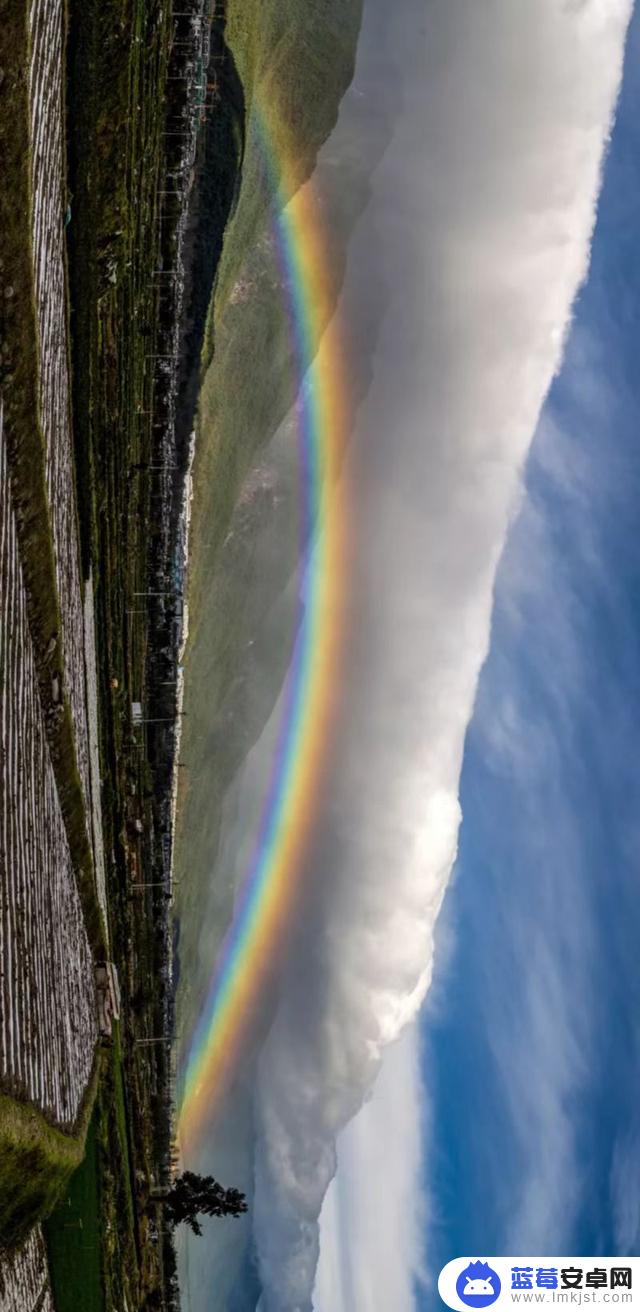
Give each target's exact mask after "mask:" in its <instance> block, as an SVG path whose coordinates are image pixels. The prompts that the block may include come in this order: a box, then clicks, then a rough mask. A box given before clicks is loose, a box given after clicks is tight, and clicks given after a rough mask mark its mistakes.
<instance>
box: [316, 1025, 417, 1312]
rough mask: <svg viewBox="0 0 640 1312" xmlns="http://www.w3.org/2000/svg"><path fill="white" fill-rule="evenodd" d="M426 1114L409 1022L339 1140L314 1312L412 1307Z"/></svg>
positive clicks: (398, 1311) (407, 1310) (397, 1311)
mask: <svg viewBox="0 0 640 1312" xmlns="http://www.w3.org/2000/svg"><path fill="white" fill-rule="evenodd" d="M423 1114H424V1109H423V1106H422V1101H421V1098H420V1071H419V1040H418V1034H417V1030H416V1029H415V1027H414V1026H409V1027H408V1028H407V1029H406V1030H405V1031H404V1034H403V1035H402V1037H401V1038H400V1039H398V1040H397V1041H396V1042H395V1043H394V1044H392V1045H391V1047H390V1048H389V1049H388V1050H387V1052H386V1053H385V1055H384V1059H383V1062H382V1068H381V1071H380V1076H379V1079H378V1080H377V1082H376V1084H375V1087H374V1091H373V1094H372V1096H371V1098H370V1099H369V1100H368V1101H367V1102H365V1104H364V1106H363V1107H362V1109H361V1111H360V1112H358V1114H357V1116H356V1117H355V1118H354V1120H353V1121H352V1122H351V1124H350V1125H349V1126H348V1127H347V1129H346V1130H344V1131H343V1133H342V1134H341V1136H340V1138H339V1140H338V1172H337V1174H336V1176H335V1177H334V1180H333V1181H332V1183H331V1185H330V1186H329V1190H328V1193H327V1196H326V1198H325V1201H324V1205H323V1209H322V1215H321V1218H320V1253H321V1258H320V1266H319V1269H318V1276H317V1282H316V1288H315V1291H314V1306H315V1308H316V1312H353V1310H354V1308H357V1310H358V1312H378V1309H379V1308H393V1312H411V1309H412V1308H413V1281H414V1278H416V1277H419V1275H420V1272H421V1266H422V1260H423V1251H422V1249H423V1243H424V1227H425V1224H426V1215H425V1207H424V1205H423V1202H424V1200H422V1142H423V1134H424V1126H423V1124H422V1119H423ZM416 1200H418V1201H419V1204H420V1205H419V1206H417V1207H416Z"/></svg>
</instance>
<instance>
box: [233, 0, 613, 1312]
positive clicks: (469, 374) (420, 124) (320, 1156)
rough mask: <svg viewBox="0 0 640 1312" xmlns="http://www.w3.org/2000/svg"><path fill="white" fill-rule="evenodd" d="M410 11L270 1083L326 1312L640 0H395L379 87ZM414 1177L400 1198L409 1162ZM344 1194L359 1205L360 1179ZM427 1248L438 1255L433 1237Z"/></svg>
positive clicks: (268, 1286) (271, 1193)
mask: <svg viewBox="0 0 640 1312" xmlns="http://www.w3.org/2000/svg"><path fill="white" fill-rule="evenodd" d="M383 10H384V22H385V25H386V33H387V38H388V40H389V41H390V51H392V53H393V59H394V61H395V62H397V52H398V50H401V52H402V67H403V79H404V80H403V94H404V109H403V113H402V115H401V116H400V118H399V120H398V122H397V124H396V131H395V136H394V138H393V140H392V142H391V144H390V146H389V148H388V150H387V152H386V155H385V157H384V160H383V161H382V163H381V164H380V166H379V167H378V169H377V171H376V173H375V174H374V176H373V179H372V181H371V200H370V203H369V206H368V209H367V211H366V212H365V214H364V215H363V217H362V219H361V221H360V224H359V226H358V228H357V230H356V233H355V236H354V238H353V242H352V247H351V252H350V264H349V271H348V275H347V281H346V286H345V292H344V295H343V301H342V306H341V312H342V314H343V317H344V320H345V323H346V326H347V330H348V327H349V323H350V315H351V316H352V317H353V320H354V321H356V320H357V317H358V316H357V308H358V306H361V305H362V303H363V302H364V300H365V298H366V290H367V276H368V270H369V271H370V270H371V268H372V267H373V266H375V268H376V271H379V270H380V269H383V270H384V277H385V278H386V280H387V285H388V289H389V291H390V296H389V308H388V310H387V313H386V315H385V319H384V322H383V323H382V324H381V326H380V337H379V345H378V351H377V355H376V358H375V362H374V377H373V382H372V385H371V388H370V391H369V394H368V397H367V399H366V401H365V402H364V403H363V405H362V406H361V409H360V413H359V420H358V430H357V433H356V434H355V438H354V442H353V444H352V450H351V452H350V458H349V468H348V470H347V477H348V478H349V480H350V486H351V488H352V489H353V512H352V513H353V521H354V535H355V542H356V550H355V561H354V577H353V582H354V588H353V593H352V595H353V613H352V616H351V629H350V646H349V653H348V662H347V668H346V670H345V687H346V700H345V705H346V707H347V710H346V712H345V716H344V720H343V728H342V732H341V735H340V740H339V743H338V744H337V749H336V754H335V765H334V770H333V774H332V782H331V785H330V787H329V789H328V791H327V795H326V797H325V798H324V799H323V809H322V837H321V840H320V841H319V843H318V845H317V847H316V850H315V852H314V854H313V859H312V868H311V869H310V871H309V897H308V903H307V905H306V907H305V913H304V916H303V917H301V920H300V923H299V925H298V927H297V934H296V935H295V937H294V940H293V942H292V945H291V949H290V952H289V954H288V958H287V960H286V961H285V962H284V963H283V971H282V979H281V993H280V1002H279V1006H278V1010H277V1014H276V1018H275V1021H274V1024H273V1027H272V1030H271V1032H270V1035H269V1038H268V1040H267V1042H266V1045H265V1047H264V1050H263V1052H262V1054H261V1058H260V1062H259V1069H258V1076H257V1089H256V1116H257V1134H258V1147H257V1159H256V1194H255V1205H254V1230H255V1240H256V1246H257V1253H258V1260H259V1265H260V1275H261V1280H262V1283H263V1288H264V1294H263V1303H262V1305H261V1306H263V1307H264V1309H265V1312H307V1310H308V1309H310V1308H311V1298H312V1290H313V1286H314V1282H315V1273H316V1266H317V1262H318V1254H319V1226H318V1218H319V1215H320V1212H321V1208H322V1205H323V1200H324V1197H325V1194H326V1191H327V1188H328V1186H329V1183H330V1181H331V1179H332V1178H333V1176H334V1174H335V1171H336V1162H337V1155H336V1138H337V1136H338V1135H339V1134H340V1132H341V1131H342V1130H343V1129H344V1127H345V1126H346V1125H347V1123H348V1122H349V1120H350V1119H351V1118H352V1117H353V1116H354V1115H355V1114H356V1112H357V1111H358V1109H359V1108H360V1107H361V1105H362V1103H363V1100H364V1099H365V1097H366V1095H367V1092H368V1090H369V1089H370V1088H371V1086H372V1084H373V1082H374V1080H375V1077H376V1074H377V1072H378V1070H379V1067H380V1062H381V1059H382V1055H383V1053H384V1051H385V1048H386V1047H387V1045H388V1044H389V1043H391V1042H392V1041H393V1040H394V1039H396V1038H397V1036H398V1034H399V1033H401V1031H402V1029H403V1027H404V1026H405V1025H406V1024H407V1023H408V1022H410V1021H411V1019H412V1018H413V1017H414V1016H415V1014H416V1012H417V1009H418V1007H419V1005H420V1003H421V1001H422V999H423V997H424V995H425V992H426V990H427V988H428V985H429V981H430V975H431V965H432V955H433V928H434V923H435V920H436V917H437V914H438V911H439V908H440V905H441V901H442V897H443V895H444V891H445V888H446V885H447V881H448V879H449V877H450V873H451V869H452V865H453V862H454V859H455V854H456V843H457V831H458V825H459V820H460V809H459V803H458V785H459V775H460V768H461V761H462V754H463V748H464V739H465V732H466V728H467V725H468V723H469V719H470V716H471V714H472V710H473V704H474V696H475V690H476V685H477V679H478V674H479V670H480V668H481V665H482V663H483V660H484V658H485V655H486V652H487V648H488V643H489V635H490V620H491V607H492V593H493V583H494V577H495V571H496V566H497V562H498V559H499V557H500V553H501V550H502V546H503V544H504V541H505V535H506V533H507V530H508V526H509V523H510V518H511V517H512V515H513V508H514V505H515V502H516V497H517V492H518V487H519V480H520V476H521V470H522V465H523V462H524V459H525V457H526V454H527V450H528V447H529V444H530V442H531V439H532V436H533V433H534V430H535V428H536V424H537V420H538V416H539V412H540V408H541V406H542V403H543V401H544V398H545V395H546V392H547V390H548V387H549V384H550V382H551V379H552V377H553V375H554V372H555V371H556V370H557V368H558V365H559V362H560V359H561V354H562V346H563V342H564V338H565V334H566V331H567V325H568V323H569V318H570V313H571V305H572V302H573V299H574V296H575V294H576V291H577V289H578V287H579V286H580V283H581V281H582V279H583V278H584V275H585V272H586V268H587V262H588V253H589V244H590V236H591V231H592V227H593V222H594V213H595V204H596V198H597V192H598V186H599V176H600V168H601V163H602V154H603V148H604V146H605V143H606V140H607V136H608V132H609V129H610V124H611V116H612V112H613V107H614V103H615V98H616V93H617V89H618V84H619V79H620V73H621V64H622V56H623V45H624V35H625V30H626V24H627V21H628V18H629V15H630V10H631V4H630V2H628V0H609V2H608V3H606V4H605V3H602V0H582V3H576V2H575V0H572V2H569V0H538V3H536V4H535V5H532V4H530V3H528V0H485V2H484V3H482V4H479V3H469V0H432V2H431V3H429V4H425V3H424V0H402V2H401V3H397V4H396V5H395V6H394V7H393V15H392V16H391V17H390V15H389V6H388V4H387V3H386V0H385V3H384V5H383V3H382V0H367V3H366V5H365V19H364V29H363V35H362V40H361V47H360V61H359V66H358V70H357V74H356V83H355V87H354V93H364V96H365V97H367V96H368V97H370V98H371V99H372V101H375V94H376V85H377V82H378V81H379V78H380V76H381V69H380V64H379V53H380V47H379V43H378V42H377V35H378V24H379V23H381V22H382V21H383V20H382V12H383ZM390 59H391V54H390ZM359 112H360V113H361V112H362V105H361V104H360V107H359ZM345 113H347V114H348V103H347V106H346V109H345ZM340 130H341V129H340V124H339V125H338V129H337V132H336V134H335V136H334V138H333V140H332V142H331V150H332V152H333V153H334V154H335V153H336V151H338V150H339V148H340ZM347 335H348V333H347ZM354 349H357V346H356V348H354ZM541 951H542V949H541ZM547 964H548V963H547ZM541 970H542V977H543V979H545V978H546V979H547V980H548V984H549V989H550V990H551V991H553V989H554V981H553V978H552V975H551V974H550V972H549V971H548V970H547V967H546V966H545V963H544V962H543V961H541ZM531 1005H532V1007H533V1005H534V999H533V996H532V999H531ZM534 1019H535V1018H534ZM412 1078H413V1077H412ZM417 1079H418V1077H417V1074H415V1080H416V1082H417ZM525 1095H526V1090H524V1091H523V1096H525ZM412 1096H415V1097H417V1094H415V1095H412ZM372 1114H373V1113H372ZM376 1114H377V1113H376ZM412 1123H413V1122H412ZM359 1126H362V1130H361V1133H362V1138H361V1140H359V1141H358V1142H359V1147H358V1150H357V1152H356V1151H355V1150H354V1154H355V1155H354V1157H353V1159H352V1160H353V1161H355V1160H357V1163H358V1172H362V1178H363V1180H364V1182H365V1183H364V1184H363V1186H362V1188H363V1189H364V1188H366V1189H368V1190H373V1189H375V1181H376V1175H375V1172H376V1170H377V1169H378V1157H377V1148H376V1145H375V1136H373V1135H371V1134H369V1133H368V1129H367V1114H366V1113H365V1114H364V1120H363V1121H362V1122H360V1121H359ZM358 1133H360V1130H359V1131H358ZM399 1151H401V1152H404V1151H406V1145H405V1146H400V1148H399ZM347 1176H348V1179H349V1181H351V1182H352V1180H353V1171H348V1172H347ZM394 1178H395V1177H394ZM397 1182H398V1191H399V1194H400V1196H399V1197H398V1198H396V1200H395V1205H396V1206H397V1207H398V1208H399V1207H400V1206H401V1205H403V1206H404V1205H406V1204H405V1203H404V1202H403V1200H404V1198H405V1194H403V1193H402V1191H403V1190H405V1189H406V1182H407V1173H403V1172H402V1171H398V1173H397ZM340 1188H341V1189H343V1188H344V1189H346V1191H347V1195H348V1197H349V1200H350V1202H349V1206H350V1215H351V1207H352V1200H353V1198H354V1191H355V1190H356V1189H359V1188H360V1185H358V1186H356V1185H355V1184H353V1183H350V1184H348V1185H345V1186H343V1185H342V1183H341V1185H340ZM387 1202H388V1207H387V1219H388V1217H389V1214H390V1213H391V1212H392V1211H393V1207H394V1200H393V1198H392V1197H391V1195H390V1196H389V1199H388V1200H387ZM333 1206H334V1207H335V1206H336V1202H335V1201H334V1204H333ZM390 1223H391V1222H390V1221H389V1224H390ZM350 1224H351V1223H350ZM350 1233H352V1234H355V1231H354V1230H353V1229H352V1230H351V1231H350ZM378 1234H379V1231H378V1228H377V1226H376V1225H374V1224H372V1225H371V1227H370V1228H368V1226H367V1223H366V1219H365V1218H363V1224H362V1227H361V1228H360V1229H358V1230H357V1236H356V1238H355V1239H354V1243H356V1245H357V1247H356V1250H355V1252H356V1253H357V1263H358V1266H357V1270H356V1269H355V1266H354V1263H353V1262H352V1263H351V1268H350V1269H351V1278H352V1279H354V1280H366V1270H367V1265H368V1264H369V1265H370V1266H371V1269H374V1268H375V1264H376V1260H377V1254H376V1250H377V1242H378V1241H377V1235H378ZM333 1251H334V1254H335V1253H336V1246H335V1242H334V1244H333ZM405 1259H406V1263H407V1265H408V1267H410V1268H411V1267H412V1264H413V1263H414V1261H416V1260H417V1259H416V1254H415V1251H414V1249H413V1247H412V1246H411V1245H409V1247H408V1249H407V1251H406V1252H405ZM335 1260H336V1261H337V1260H338V1259H337V1257H336V1259H335ZM325 1273H326V1268H325V1269H324V1272H323V1279H324V1278H325ZM410 1276H411V1271H410V1270H409V1271H408V1273H407V1276H406V1282H405V1287H406V1288H408V1287H409V1284H410ZM356 1306H357V1307H358V1312H360V1304H356ZM363 1306H364V1307H366V1306H367V1305H366V1303H365V1304H363Z"/></svg>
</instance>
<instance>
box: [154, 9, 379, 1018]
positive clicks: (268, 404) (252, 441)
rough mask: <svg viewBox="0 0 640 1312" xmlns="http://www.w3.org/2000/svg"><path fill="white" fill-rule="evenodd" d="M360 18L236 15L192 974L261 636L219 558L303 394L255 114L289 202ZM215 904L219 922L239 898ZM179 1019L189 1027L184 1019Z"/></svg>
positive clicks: (194, 834)
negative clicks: (237, 686)
mask: <svg viewBox="0 0 640 1312" xmlns="http://www.w3.org/2000/svg"><path fill="white" fill-rule="evenodd" d="M360 17H361V0H348V3H346V4H345V3H344V0H325V2H324V3H322V4H321V3H318V0H315V3H313V4H311V5H306V6H304V8H303V9H302V8H301V7H300V5H299V4H298V3H296V0H267V2H266V3H264V2H263V3H261V2H260V0H228V3H227V41H228V44H229V46H230V49H231V52H232V54H233V57H234V59H235V62H236V65H237V69H238V73H239V75H240V78H241V80H242V83H243V86H244V92H245V108H246V122H247V128H246V145H245V152H244V159H243V164H242V180H241V186H240V191H239V196H238V204H237V208H236V211H235V213H234V216H233V219H232V222H231V223H230V225H229V228H228V231H227V234H226V237H225V243H224V248H223V254H222V260H221V264H220V268H219V271H218V276H217V281H216V289H215V295H214V299H213V302H212V307H211V311H210V316H209V322H208V331H207V338H206V342H205V349H204V352H203V378H202V388H201V395H200V403H199V423H198V446H197V450H196V462H195V468H194V489H195V491H194V501H193V512H192V515H193V517H192V538H191V541H192V561H191V566H190V575H189V606H190V641H189V651H188V679H187V684H186V700H185V709H186V712H187V718H186V720H185V726H184V730H183V740H182V750H183V757H184V760H185V761H186V764H187V767H188V768H187V771H186V778H183V779H182V780H181V783H182V785H183V786H182V790H181V799H180V801H181V805H180V810H179V816H178V833H177V843H176V868H177V872H178V875H179V876H181V875H182V874H185V876H186V875H188V878H187V877H185V878H184V880H183V881H182V882H181V884H180V888H179V893H178V911H179V915H180V919H181V935H182V937H181V951H183V952H184V960H185V961H188V962H189V963H190V965H189V969H191V963H192V960H193V957H194V954H195V946H196V942H197V934H198V916H197V915H196V907H197V906H198V903H201V899H202V887H201V886H202V883H203V881H204V882H205V884H206V883H207V882H209V881H210V874H211V870H212V866H213V861H214V858H215V853H216V848H217V842H218V825H219V802H220V794H221V792H222V791H224V787H225V786H226V784H227V783H228V768H227V766H226V765H225V763H224V762H223V761H222V760H221V759H220V754H219V744H220V737H219V736H218V738H217V739H215V736H214V733H213V729H214V724H215V720H216V716H217V715H218V713H219V712H220V709H221V707H222V705H223V703H224V699H225V697H226V695H227V693H228V691H229V688H230V686H231V683H232V681H233V679H234V677H235V675H236V674H237V671H238V666H239V658H240V654H241V652H242V649H243V646H245V645H246V642H247V640H248V638H249V637H253V636H254V635H253V634H252V633H251V624H252V622H253V618H254V617H253V616H252V614H251V604H252V603H251V586H250V585H251V573H252V570H253V561H252V559H251V552H250V550H249V551H247V553H246V556H245V559H244V560H243V561H242V563H241V567H240V570H239V572H238V575H237V577H236V579H235V588H234V589H230V588H229V586H228V579H225V578H222V579H221V577H220V559H221V548H222V545H223V542H224V539H225V537H226V534H227V532H228V529H229V525H230V522H231V517H232V514H233V511H234V508H235V506H236V504H237V501H238V496H239V493H240V490H241V487H242V484H243V481H244V479H245V477H246V475H247V473H248V471H249V470H250V469H251V468H252V467H253V466H254V464H255V462H256V459H257V458H259V455H260V452H261V450H262V449H264V447H265V445H266V444H267V442H268V441H269V439H270V438H271V436H272V435H273V433H274V432H275V430H276V428H277V427H278V425H279V424H280V422H281V421H282V419H283V418H284V416H285V415H286V414H287V412H288V410H289V408H290V406H291V403H292V400H293V396H294V392H295V386H296V383H297V379H296V376H295V370H294V360H293V348H292V342H291V338H290V330H289V325H288V320H287V315H286V307H285V303H284V299H283V295H282V289H281V285H280V273H279V270H278V267H277V264H276V261H275V255H274V250H273V246H272V243H271V241H270V240H269V232H270V228H271V222H272V219H271V205H272V201H273V178H272V177H269V175H268V174H267V172H266V171H265V165H264V158H263V153H262V150H261V146H260V141H259V138H258V136H257V134H256V131H255V122H256V115H257V114H259V116H260V119H261V121H262V122H263V123H264V122H265V121H267V122H268V125H269V127H268V130H269V136H270V142H271V148H272V153H273V155H274V156H275V158H276V159H277V160H278V161H280V163H283V164H284V176H285V177H286V182H287V186H288V189H289V191H291V190H292V189H294V188H295V187H296V186H298V185H301V184H302V183H303V182H304V181H305V179H307V178H308V177H309V175H310V173H311V172H312V170H313V167H314V164H315V160H316V156H317V152H318V149H319V147H320V146H321V144H322V143H323V141H324V140H325V139H326V138H327V136H328V135H329V133H330V131H331V129H332V127H333V126H334V123H335V120H336V117H337V113H338V107H339V103H340V100H341V97H342V95H343V94H344V91H345V90H346V88H347V87H348V85H349V83H350V81H351V78H352V76H353V66H354V57H355V49H356V43H357V36H358V32H359V25H360ZM281 185H282V183H281ZM341 277H342V264H341V261H340V260H336V261H335V265H334V264H330V265H329V266H328V268H327V279H326V301H325V304H324V305H323V306H322V307H317V308H318V310H319V313H318V319H319V322H320V326H321V327H322V326H324V324H326V322H327V321H328V319H329V317H330V315H331V313H332V311H333V308H334V306H335V302H336V299H337V296H338V293H339V288H340V282H341ZM205 688H206V705H207V714H206V716H204V715H203V713H202V705H203V689H205ZM232 756H233V754H232ZM231 759H232V757H230V758H229V760H231ZM234 759H235V758H234ZM187 835H189V837H188V840H187V837H186V836H187ZM219 892H220V905H221V912H222V914H224V910H225V909H228V905H227V904H228V899H229V897H230V889H224V890H223V889H220V890H219ZM183 979H184V980H185V981H186V976H185V975H183ZM185 987H186V983H185V985H183V989H182V992H183V995H184V988H185ZM182 1001H183V1003H184V996H183V998H182ZM181 1011H182V1018H183V1020H184V1014H185V1008H184V1006H182V1007H181Z"/></svg>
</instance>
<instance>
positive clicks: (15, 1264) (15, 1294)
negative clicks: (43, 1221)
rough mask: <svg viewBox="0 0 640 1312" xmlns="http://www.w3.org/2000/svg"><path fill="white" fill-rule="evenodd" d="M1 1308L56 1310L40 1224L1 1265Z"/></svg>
mask: <svg viewBox="0 0 640 1312" xmlns="http://www.w3.org/2000/svg"><path fill="white" fill-rule="evenodd" d="M0 1312H54V1309H53V1298H52V1297H51V1289H50V1287H49V1270H48V1267H47V1253H46V1249H45V1244H44V1239H43V1238H42V1231H41V1230H40V1227H39V1226H38V1228H37V1229H36V1230H34V1231H32V1233H31V1235H30V1236H29V1238H28V1239H27V1241H26V1243H24V1244H23V1245H22V1248H20V1249H19V1251H18V1252H17V1253H14V1254H13V1255H12V1256H11V1257H9V1258H7V1259H5V1261H4V1262H3V1263H2V1266H0Z"/></svg>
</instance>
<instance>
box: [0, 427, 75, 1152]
mask: <svg viewBox="0 0 640 1312" xmlns="http://www.w3.org/2000/svg"><path fill="white" fill-rule="evenodd" d="M0 687H1V688H2V694H3V695H2V699H1V703H0V972H1V973H0V1083H1V1084H2V1086H3V1087H4V1089H5V1090H8V1091H9V1092H14V1093H15V1094H16V1095H18V1096H19V1097H22V1098H26V1099H28V1100H29V1101H31V1102H33V1103H34V1104H35V1105H36V1106H37V1107H39V1108H41V1109H42V1110H43V1111H44V1112H46V1113H47V1115H48V1116H49V1117H50V1118H52V1119H53V1120H54V1121H55V1122H56V1123H57V1124H59V1125H60V1126H64V1127H70V1126H71V1125H72V1124H73V1122H74V1121H75V1119H76V1116H77V1113H78V1110H79V1107H80V1103H81V1100H82V1096H83V1094H84V1091H85V1089H86V1086H87V1082H88V1080H89V1076H90V1072H91V1066H92V1062H93V1053H94V1046H95V1042H96V1033H97V1027H96V1009H95V992H94V980H93V966H92V960H91V951H90V948H89V943H88V941H87V936H86V932H85V928H84V921H83V917H82V909H81V906H80V900H79V897H78V893H77V889H76V883H75V877H74V873H73V869H72V865H71V859H70V855H69V847H68V843H67V836H66V832H65V828H64V824H63V820H62V814H61V811H60V805H59V802H58V794H57V791H56V785H55V779H54V774H53V769H52V766H51V761H50V757H49V749H48V744H47V741H46V737H45V733H44V727H43V723H42V713H41V706H40V699H39V693H38V685H37V680H36V671H35V664H34V659H33V652H32V647H31V636H30V633H29V627H28V621H27V613H26V602H25V594H24V587H23V581H22V571H21V567H20V562H19V558H18V544H17V538H16V530H15V523H14V517H13V510H12V506H11V500H10V487H9V479H8V474H7V462H6V449H5V443H4V433H3V427H2V409H1V405H0Z"/></svg>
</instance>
